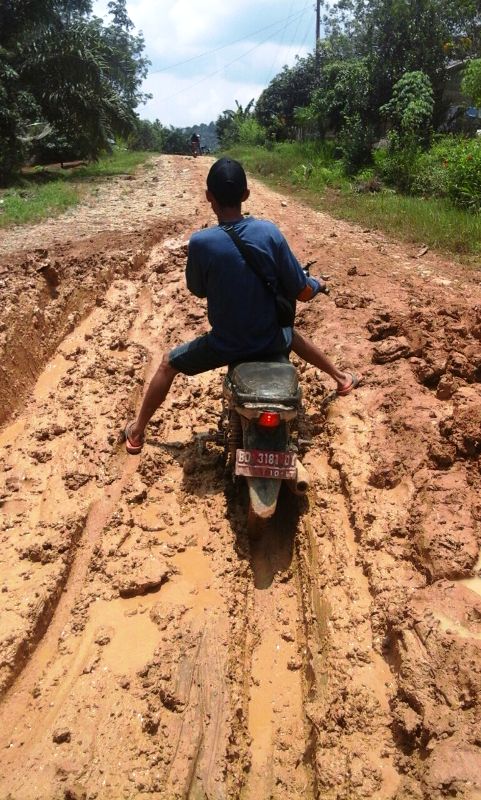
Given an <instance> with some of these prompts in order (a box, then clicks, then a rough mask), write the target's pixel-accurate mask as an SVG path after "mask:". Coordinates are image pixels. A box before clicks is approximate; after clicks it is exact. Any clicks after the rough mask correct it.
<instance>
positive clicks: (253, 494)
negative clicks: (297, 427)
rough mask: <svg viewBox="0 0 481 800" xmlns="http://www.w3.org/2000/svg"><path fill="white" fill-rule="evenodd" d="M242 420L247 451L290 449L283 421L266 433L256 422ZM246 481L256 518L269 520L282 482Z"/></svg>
mask: <svg viewBox="0 0 481 800" xmlns="http://www.w3.org/2000/svg"><path fill="white" fill-rule="evenodd" d="M239 410H240V409H239ZM241 419H242V428H243V440H244V447H245V449H246V450H275V451H277V450H279V451H280V452H285V451H286V450H287V449H288V443H289V430H288V426H287V423H286V422H284V421H283V422H282V423H281V424H280V425H279V427H278V428H275V429H273V430H268V431H265V430H262V429H261V428H259V426H258V425H257V424H256V422H255V421H254V420H247V419H245V418H243V417H241ZM246 481H247V486H248V489H249V500H250V506H251V509H252V512H253V513H254V514H255V516H256V517H260V518H261V519H269V517H272V515H273V514H274V512H275V510H276V506H277V498H278V497H279V491H280V488H281V483H282V481H281V480H278V479H276V478H246Z"/></svg>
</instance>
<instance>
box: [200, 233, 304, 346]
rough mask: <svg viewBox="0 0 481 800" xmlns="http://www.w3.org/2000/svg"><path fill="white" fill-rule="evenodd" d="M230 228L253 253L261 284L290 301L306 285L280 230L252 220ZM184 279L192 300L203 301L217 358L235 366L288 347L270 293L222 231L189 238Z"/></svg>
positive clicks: (288, 336) (288, 338)
mask: <svg viewBox="0 0 481 800" xmlns="http://www.w3.org/2000/svg"><path fill="white" fill-rule="evenodd" d="M230 224H232V223H230ZM233 227H234V229H235V231H236V233H237V234H238V236H240V238H241V239H242V240H243V241H244V242H245V243H246V245H247V246H248V247H249V249H251V250H253V251H255V252H256V253H257V256H258V260H259V262H260V264H261V266H262V268H263V270H264V271H265V275H266V278H267V279H268V280H269V281H270V282H271V283H272V284H273V285H274V286H275V287H276V288H277V289H278V291H280V292H281V293H282V294H284V296H285V297H287V298H289V299H290V300H295V299H296V297H297V296H298V295H299V293H300V292H302V290H303V289H304V288H305V287H306V284H307V283H308V279H307V278H306V275H305V273H304V272H303V270H302V268H301V266H300V264H299V262H298V261H297V259H296V258H295V256H294V255H293V253H292V252H291V250H290V248H289V245H288V244H287V241H286V240H285V238H284V236H283V235H282V233H281V232H280V231H279V229H278V228H277V227H276V226H275V225H274V224H273V223H272V222H268V221H267V220H260V219H255V217H244V218H242V219H240V220H239V221H238V222H235V223H233ZM186 277H187V287H188V289H189V290H190V291H191V292H192V294H195V295H196V296H197V297H206V298H207V314H208V318H209V322H210V325H211V327H212V330H211V332H210V333H209V338H210V344H211V346H212V347H213V348H215V349H216V350H218V351H219V352H220V353H222V354H225V355H226V356H228V357H229V358H232V360H235V358H236V357H237V356H239V357H243V356H247V355H261V354H262V353H266V354H267V353H275V352H280V351H282V350H285V349H286V347H288V346H289V345H290V343H291V340H292V330H291V329H290V328H284V329H282V328H281V327H280V325H279V323H278V321H277V313H276V307H275V300H274V295H273V293H272V292H271V291H270V290H269V289H268V288H267V287H266V286H265V285H264V284H263V283H262V281H261V280H260V278H259V277H258V276H257V275H256V274H255V272H254V271H253V269H252V268H251V267H250V266H248V265H247V264H246V263H245V261H244V258H243V257H242V255H241V253H240V252H239V250H238V248H237V246H236V245H235V244H234V242H233V241H232V239H231V238H230V236H229V235H228V234H227V233H226V232H225V231H224V230H223V229H222V227H220V226H216V227H214V228H206V229H204V230H201V231H199V232H198V233H194V234H193V236H192V238H191V240H190V242H189V253H188V259H187V269H186Z"/></svg>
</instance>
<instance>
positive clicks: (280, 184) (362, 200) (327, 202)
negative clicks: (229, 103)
mask: <svg viewBox="0 0 481 800" xmlns="http://www.w3.org/2000/svg"><path fill="white" fill-rule="evenodd" d="M229 154H230V155H231V157H232V158H237V159H238V160H239V161H241V162H242V163H243V164H244V166H245V168H246V169H247V170H248V171H249V172H250V173H251V174H253V175H254V176H255V177H257V178H260V179H261V180H263V181H264V182H265V183H267V184H268V185H269V186H271V187H273V188H275V189H280V190H282V191H284V192H288V193H289V194H292V195H294V196H297V197H299V198H301V199H302V200H303V201H304V202H305V203H307V204H308V205H310V206H312V207H313V208H316V209H319V210H322V211H326V212H327V213H329V214H331V215H332V216H334V217H337V218H339V219H346V220H349V221H350V222H355V223H358V224H360V225H363V226H366V227H369V228H371V229H378V230H382V231H385V232H387V233H389V234H391V235H393V236H395V237H397V238H398V239H402V240H404V241H407V242H413V243H417V244H425V245H428V246H429V247H431V248H434V249H436V250H440V251H443V252H446V253H449V254H451V255H455V256H457V257H458V258H459V259H461V260H463V261H466V262H468V263H469V262H473V263H475V262H476V263H477V261H478V260H479V253H480V252H481V215H480V214H475V213H471V212H469V211H465V210H463V209H459V208H456V207H455V206H454V205H452V204H451V203H450V202H449V201H448V200H444V199H437V198H421V197H409V196H406V195H402V194H398V193H396V192H394V191H392V190H389V189H385V190H383V191H381V192H379V193H376V194H361V193H359V192H357V191H356V181H355V180H350V179H348V178H347V177H346V176H345V175H343V173H342V168H341V164H340V162H339V161H336V160H334V157H333V152H332V148H331V147H330V146H329V145H327V146H323V147H319V146H316V145H315V144H313V143H309V144H307V145H305V144H299V143H292V144H291V143H285V144H280V145H275V146H274V148H273V149H271V150H268V149H265V148H262V147H256V148H247V147H242V148H241V147H236V148H233V149H232V150H230V151H229Z"/></svg>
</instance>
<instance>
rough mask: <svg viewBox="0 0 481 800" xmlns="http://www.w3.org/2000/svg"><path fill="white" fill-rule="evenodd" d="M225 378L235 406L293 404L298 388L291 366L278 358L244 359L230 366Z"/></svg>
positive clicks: (299, 397) (296, 402) (298, 400)
mask: <svg viewBox="0 0 481 800" xmlns="http://www.w3.org/2000/svg"><path fill="white" fill-rule="evenodd" d="M226 381H227V382H228V385H229V388H230V389H231V391H232V393H233V395H234V399H235V402H236V405H244V404H245V403H266V404H269V403H273V404H277V403H278V404H281V405H288V406H291V407H292V406H294V407H297V406H298V405H299V403H300V400H301V390H300V387H299V383H298V380H297V372H296V369H295V367H293V366H292V364H290V363H289V361H288V360H287V359H285V360H284V361H283V362H282V361H280V360H279V361H274V360H269V361H247V362H243V363H241V364H236V365H235V366H233V367H232V368H231V369H230V370H229V373H228V375H227V378H226Z"/></svg>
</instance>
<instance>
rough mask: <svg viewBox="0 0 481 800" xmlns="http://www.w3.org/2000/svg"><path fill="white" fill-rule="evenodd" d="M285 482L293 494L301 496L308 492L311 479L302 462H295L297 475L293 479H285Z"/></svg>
mask: <svg viewBox="0 0 481 800" xmlns="http://www.w3.org/2000/svg"><path fill="white" fill-rule="evenodd" d="M286 483H287V485H288V487H289V489H290V490H291V492H293V494H297V495H298V496H300V497H303V496H304V495H306V494H307V493H308V491H309V489H310V486H311V479H310V477H309V473H308V471H307V469H306V468H305V466H304V464H302V463H301V462H300V461H298V462H297V475H296V478H295V480H292V481H286Z"/></svg>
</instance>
